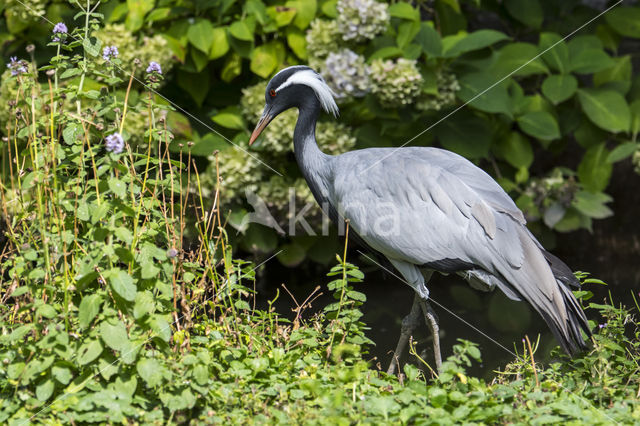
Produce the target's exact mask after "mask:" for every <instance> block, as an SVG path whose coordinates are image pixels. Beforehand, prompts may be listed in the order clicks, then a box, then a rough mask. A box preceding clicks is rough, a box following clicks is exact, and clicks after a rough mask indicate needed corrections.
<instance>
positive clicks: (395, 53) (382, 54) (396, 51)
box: [368, 46, 403, 62]
mask: <svg viewBox="0 0 640 426" xmlns="http://www.w3.org/2000/svg"><path fill="white" fill-rule="evenodd" d="M402 54H403V52H402V49H400V48H399V47H395V46H386V47H382V48H380V49H378V50H376V51H375V52H373V53H372V54H371V56H369V59H368V61H369V62H371V61H373V60H375V59H387V58H397V57H400V56H402Z"/></svg>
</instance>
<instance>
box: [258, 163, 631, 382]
mask: <svg viewBox="0 0 640 426" xmlns="http://www.w3.org/2000/svg"><path fill="white" fill-rule="evenodd" d="M639 184H640V177H639V176H638V175H636V174H634V173H632V172H631V171H630V169H629V168H627V169H626V170H625V169H624V168H619V169H617V171H616V173H615V174H614V176H613V179H612V184H611V185H610V187H609V189H608V192H609V193H610V194H612V195H613V196H614V200H615V201H614V203H613V205H612V206H611V207H612V209H613V210H614V211H615V212H616V215H615V216H613V217H611V218H608V219H605V220H599V221H594V224H593V233H590V232H588V231H586V230H581V231H576V232H573V233H569V234H559V235H558V236H557V240H556V246H555V248H554V249H553V250H552V252H553V253H554V254H556V255H557V256H558V257H560V258H561V259H563V260H564V261H565V262H566V263H567V264H568V265H569V266H570V267H571V268H572V269H573V270H580V271H588V272H590V273H591V276H592V277H594V278H598V279H601V280H603V281H605V282H606V283H608V286H606V287H605V286H601V285H589V286H587V287H585V289H587V290H591V291H592V292H593V293H594V298H593V299H592V300H593V301H595V302H598V303H602V302H603V301H605V300H606V301H611V299H613V301H614V302H616V303H622V304H624V305H626V306H627V307H632V306H634V302H633V298H632V296H631V294H632V293H633V294H635V295H636V298H638V295H639V294H638V293H639V292H640V268H639V267H638V266H639V264H640V220H639V218H638V216H639V214H640V194H639V193H638V189H637V188H639V187H640V185H639ZM348 258H349V260H350V261H351V262H353V263H355V264H357V265H358V266H360V267H361V268H362V270H363V271H364V272H365V274H366V278H365V282H364V283H362V284H360V285H359V288H358V289H359V290H360V291H363V292H364V293H366V295H367V299H368V300H367V302H366V303H365V304H364V306H363V307H362V310H363V312H364V314H365V315H364V318H363V320H364V321H365V322H366V323H367V325H368V326H369V327H370V328H371V329H370V330H369V332H368V336H369V337H370V338H371V339H372V340H373V341H374V342H375V343H376V346H375V347H374V348H373V350H372V351H371V353H370V355H369V356H370V358H371V359H372V360H373V362H374V364H375V363H380V366H381V368H383V369H386V368H387V365H388V363H389V361H390V359H391V353H392V351H393V349H394V348H395V345H396V342H397V339H398V336H399V335H400V321H401V319H402V317H404V315H406V314H407V313H408V312H409V310H410V308H411V303H412V301H413V291H412V290H411V289H410V288H409V287H408V286H407V285H405V284H403V283H402V282H400V281H399V280H398V279H396V278H395V277H393V276H392V275H390V274H388V273H385V272H384V271H382V270H381V269H380V268H378V267H376V266H375V265H372V264H371V262H369V261H367V259H366V258H364V257H363V256H361V255H359V254H358V252H357V251H356V250H352V251H350V254H349V256H348ZM327 271H328V268H323V267H320V266H317V265H315V266H314V265H306V266H302V267H297V268H293V269H288V268H284V267H282V266H280V265H278V264H277V262H271V263H269V264H268V266H267V267H266V270H265V271H263V274H262V276H261V277H260V280H259V284H260V286H259V287H260V290H261V291H260V294H259V296H258V298H259V299H262V301H264V300H266V299H267V298H269V299H270V298H273V296H274V295H275V292H276V288H278V287H280V286H281V284H283V283H286V285H287V288H288V289H289V290H290V291H291V292H292V293H293V294H294V296H295V298H296V299H297V300H298V302H299V303H300V302H301V301H302V300H304V299H305V298H306V297H307V296H308V295H309V294H310V293H311V292H312V291H313V289H314V288H315V287H316V286H317V285H321V288H322V290H321V291H322V292H323V293H324V294H323V295H322V296H321V297H320V298H318V299H316V301H315V302H314V303H313V306H312V308H311V309H310V310H309V312H308V314H309V315H310V314H311V312H312V311H314V310H317V309H321V308H322V307H323V306H325V305H326V304H327V303H329V302H330V301H332V298H331V297H330V295H329V294H327V293H328V292H327V290H326V283H327V282H329V281H330V279H329V278H327V277H325V274H326V272H327ZM394 272H395V271H394ZM280 289H281V295H280V299H279V300H278V302H277V303H276V305H275V306H276V308H277V309H278V312H280V313H281V314H289V315H291V311H290V309H291V307H293V306H295V304H294V302H293V301H292V299H291V297H290V296H288V295H287V294H286V293H285V292H284V291H282V288H281V287H280ZM429 290H430V292H431V294H430V297H431V299H432V300H434V301H435V302H437V303H438V304H440V305H442V306H444V307H445V308H447V309H448V310H449V311H451V312H447V310H445V309H443V308H442V307H440V306H435V305H434V309H435V311H436V313H437V314H438V316H439V320H440V330H441V345H442V354H443V357H446V356H448V355H450V354H451V353H452V349H451V348H452V345H453V344H455V343H456V339H458V338H462V339H467V340H471V341H474V342H476V343H478V344H479V345H480V350H481V352H482V354H483V357H482V358H483V364H482V365H480V366H476V367H474V369H473V370H472V373H475V374H480V375H485V376H488V375H490V374H491V372H492V370H494V369H496V368H499V367H500V366H503V365H504V364H505V363H506V362H508V361H509V360H511V359H513V355H512V354H511V353H509V351H514V346H515V347H517V349H518V351H520V352H521V351H522V350H523V344H522V339H523V337H524V336H525V334H526V335H528V336H529V338H530V339H531V340H532V342H535V340H536V339H537V338H538V336H539V335H540V341H541V347H540V350H539V351H538V353H537V354H536V357H537V359H540V360H543V361H544V360H546V359H548V351H549V349H550V348H552V347H554V346H555V345H557V343H556V342H555V340H554V338H553V336H552V335H551V333H550V332H549V331H548V329H547V327H546V324H545V323H544V321H543V320H542V319H541V318H540V317H539V316H538V315H537V313H535V312H534V311H533V310H532V309H530V308H529V307H528V305H527V304H526V303H524V302H514V301H511V300H509V299H507V298H506V297H505V296H504V295H503V294H502V293H501V292H500V291H495V292H492V293H483V292H479V291H476V290H473V289H471V288H470V287H469V286H468V285H467V284H466V282H464V281H463V280H461V279H459V278H458V277H456V276H451V275H450V276H442V275H439V274H434V276H433V278H432V280H431V282H430V283H429ZM639 301H640V299H639ZM587 316H588V317H589V318H590V319H592V320H594V321H596V322H600V321H599V318H598V315H597V314H596V313H595V312H592V311H588V312H587ZM461 318H462V319H464V320H466V321H467V322H468V323H470V324H472V325H473V326H474V327H476V328H477V329H479V330H482V332H483V333H484V334H486V335H487V336H489V338H488V337H486V336H484V335H482V334H480V333H479V332H477V331H475V330H474V329H473V328H472V327H470V326H469V325H467V324H465V323H463V322H462V321H461ZM421 331H422V332H419V333H418V336H417V340H418V342H419V345H418V349H419V351H420V350H426V354H425V355H426V357H427V358H426V360H427V361H428V362H433V355H432V351H431V343H430V340H429V337H428V335H427V332H426V327H423V330H421ZM491 339H493V340H495V342H494V341H492V340H491Z"/></svg>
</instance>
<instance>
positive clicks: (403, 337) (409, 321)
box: [387, 293, 422, 374]
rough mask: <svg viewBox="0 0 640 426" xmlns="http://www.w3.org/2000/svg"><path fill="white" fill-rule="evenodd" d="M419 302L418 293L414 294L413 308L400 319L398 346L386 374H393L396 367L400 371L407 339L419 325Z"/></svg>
mask: <svg viewBox="0 0 640 426" xmlns="http://www.w3.org/2000/svg"><path fill="white" fill-rule="evenodd" d="M421 300H422V299H420V296H418V293H416V296H415V298H414V299H413V306H411V312H409V315H407V316H406V317H404V318H403V319H402V327H401V328H400V339H399V340H398V345H397V346H396V350H395V352H394V353H393V358H392V359H391V364H389V368H388V369H387V374H395V372H396V367H398V370H399V369H400V358H401V357H402V353H403V352H404V348H405V347H406V346H407V344H408V343H409V337H411V334H412V333H413V331H414V330H415V329H416V328H418V326H419V325H420V301H421Z"/></svg>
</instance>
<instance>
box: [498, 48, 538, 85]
mask: <svg viewBox="0 0 640 426" xmlns="http://www.w3.org/2000/svg"><path fill="white" fill-rule="evenodd" d="M537 56H538V47H537V46H535V45H533V44H530V43H510V44H507V45H506V46H505V47H503V48H502V49H500V51H499V52H498V53H497V54H496V59H495V61H494V63H493V65H492V66H491V71H492V73H493V74H494V76H495V78H496V80H498V79H499V78H502V77H504V76H507V75H511V74H513V75H523V76H525V75H531V74H545V73H548V72H549V69H548V68H547V66H546V65H545V64H544V62H543V61H542V59H540V58H537ZM534 58H535V59H534Z"/></svg>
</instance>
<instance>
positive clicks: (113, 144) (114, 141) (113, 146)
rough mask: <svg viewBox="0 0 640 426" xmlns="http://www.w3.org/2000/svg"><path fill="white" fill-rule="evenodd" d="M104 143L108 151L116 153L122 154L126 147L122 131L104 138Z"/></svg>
mask: <svg viewBox="0 0 640 426" xmlns="http://www.w3.org/2000/svg"><path fill="white" fill-rule="evenodd" d="M104 142H105V143H104V145H105V148H106V149H107V151H109V152H113V153H114V154H120V153H121V152H122V150H123V149H124V139H122V136H120V133H113V134H111V135H109V136H107V137H106V138H105V139H104Z"/></svg>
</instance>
